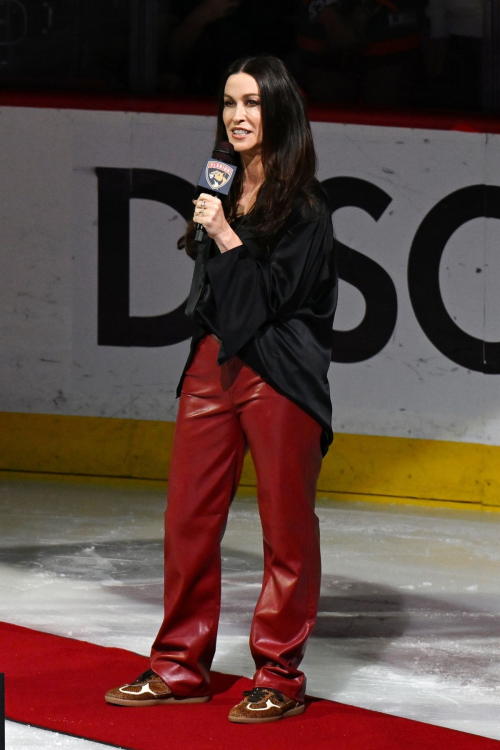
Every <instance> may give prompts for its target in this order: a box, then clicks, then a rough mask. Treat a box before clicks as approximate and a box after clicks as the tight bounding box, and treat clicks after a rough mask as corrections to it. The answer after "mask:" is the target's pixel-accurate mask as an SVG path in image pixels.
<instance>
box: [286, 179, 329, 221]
mask: <svg viewBox="0 0 500 750" xmlns="http://www.w3.org/2000/svg"><path fill="white" fill-rule="evenodd" d="M331 215H332V209H331V207H330V203H329V200H328V196H327V194H326V193H325V191H324V190H323V188H322V187H321V184H320V183H319V182H316V183H314V184H312V185H310V186H307V189H304V190H301V192H300V193H299V194H298V195H297V196H296V198H295V201H294V204H293V209H292V213H291V215H290V220H291V221H292V223H294V224H295V223H298V222H303V221H320V220H325V221H326V220H331Z"/></svg>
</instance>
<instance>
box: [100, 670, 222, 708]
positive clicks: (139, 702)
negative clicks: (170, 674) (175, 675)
mask: <svg viewBox="0 0 500 750" xmlns="http://www.w3.org/2000/svg"><path fill="white" fill-rule="evenodd" d="M104 699H105V701H106V703H112V704H113V705H115V706H158V705H160V704H161V703H206V701H208V700H210V696H209V695H198V696H194V697H187V698H182V697H177V696H175V695H174V694H173V692H172V691H171V690H170V688H169V686H168V685H167V683H166V682H164V681H163V680H162V678H161V677H160V676H159V675H157V674H156V672H153V670H152V669H148V671H147V672H143V673H142V674H140V675H139V677H137V679H136V680H134V681H133V682H130V683H128V684H126V685H122V686H121V687H116V688H112V689H111V690H108V692H107V693H106V695H105V696H104Z"/></svg>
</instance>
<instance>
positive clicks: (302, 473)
mask: <svg viewBox="0 0 500 750" xmlns="http://www.w3.org/2000/svg"><path fill="white" fill-rule="evenodd" d="M218 350H219V347H218V344H217V342H216V341H215V340H214V339H213V338H212V337H211V336H206V337H205V338H204V339H202V341H201V342H200V343H199V345H198V348H197V351H196V354H195V357H194V359H193V361H192V363H191V365H190V367H189V369H188V371H187V373H186V375H185V378H184V382H183V388H182V394H181V397H180V403H179V413H178V417H177V423H176V427H175V437H174V445H173V450H172V459H171V466H170V479H169V490H168V504H167V510H166V514H165V520H166V523H165V595H164V598H165V619H164V621H163V624H162V626H161V628H160V631H159V633H158V636H157V638H156V640H155V642H154V644H153V648H152V653H151V667H152V669H154V671H155V672H156V673H157V674H159V675H160V676H161V677H162V678H163V679H164V680H165V682H166V683H167V684H168V685H169V686H170V688H171V689H172V690H173V692H174V693H175V694H177V695H179V696H186V695H206V694H208V693H209V680H210V666H211V664H212V659H213V657H214V653H215V643H216V637H217V626H218V620H219V611H220V592H221V556H220V542H221V539H222V536H223V534H224V530H225V526H226V521H227V516H228V512H229V506H230V504H231V501H232V499H233V497H234V494H235V492H236V489H237V487H238V483H239V479H240V474H241V468H242V463H243V458H244V455H245V452H246V450H247V447H249V448H250V452H251V454H252V457H253V460H254V464H255V468H256V472H257V495H258V503H259V513H260V518H261V523H262V530H263V537H264V578H263V583H262V591H261V594H260V597H259V600H258V602H257V606H256V608H255V612H254V617H253V622H252V627H251V633H250V650H251V653H252V656H253V658H254V661H255V666H256V673H255V677H254V684H255V686H257V687H261V686H265V687H272V688H276V689H277V690H280V691H281V692H282V693H284V694H285V695H287V696H288V697H290V698H294V699H296V700H303V699H304V694H305V676H304V673H303V672H301V671H300V670H299V664H300V662H301V660H302V657H303V655H304V651H305V646H306V642H307V639H308V637H309V635H310V633H311V630H312V629H313V626H314V623H315V619H316V612H317V605H318V598H319V590H320V578H321V559H320V550H319V524H318V518H317V516H316V514H315V512H314V502H315V493H316V483H317V480H318V475H319V470H320V467H321V449H320V435H321V427H320V425H319V424H318V422H316V421H315V420H314V419H313V418H312V417H310V416H309V415H308V414H306V413H305V412H304V411H303V410H302V409H301V408H300V407H298V406H297V405H296V404H294V403H293V402H292V401H290V400H289V399H288V398H286V397H285V396H282V395H281V394H279V393H277V391H275V390H274V388H272V387H271V386H270V385H269V384H268V383H266V382H265V381H264V380H263V379H262V378H261V377H260V376H259V375H257V374H256V373H255V372H254V371H253V370H251V369H250V368H249V367H247V366H246V365H245V364H243V362H242V361H241V360H240V359H238V358H237V357H232V358H231V359H230V360H229V361H228V362H226V363H225V364H223V365H222V366H220V367H219V366H218V365H217V363H216V358H217V354H218Z"/></svg>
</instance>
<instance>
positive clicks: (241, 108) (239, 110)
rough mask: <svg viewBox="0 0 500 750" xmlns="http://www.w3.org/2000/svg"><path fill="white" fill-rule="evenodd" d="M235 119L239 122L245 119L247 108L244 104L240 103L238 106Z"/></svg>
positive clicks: (235, 110)
mask: <svg viewBox="0 0 500 750" xmlns="http://www.w3.org/2000/svg"><path fill="white" fill-rule="evenodd" d="M234 119H235V120H238V121H239V120H244V119H245V106H244V104H243V102H239V103H238V104H236V107H235V109H234Z"/></svg>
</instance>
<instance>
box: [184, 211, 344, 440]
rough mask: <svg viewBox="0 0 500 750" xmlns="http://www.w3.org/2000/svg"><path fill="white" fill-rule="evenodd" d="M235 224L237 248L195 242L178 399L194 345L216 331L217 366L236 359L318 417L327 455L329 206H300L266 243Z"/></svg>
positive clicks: (331, 281) (333, 286)
mask: <svg viewBox="0 0 500 750" xmlns="http://www.w3.org/2000/svg"><path fill="white" fill-rule="evenodd" d="M232 226H233V229H234V231H235V232H236V234H237V235H238V236H239V238H240V239H241V245H239V246H238V247H235V248H234V249H232V250H228V251H227V252H225V253H221V252H220V251H219V249H218V247H217V245H216V244H215V242H213V241H212V240H210V239H209V238H207V239H206V240H205V241H203V242H201V243H199V248H198V255H197V258H196V261H195V269H194V274H193V282H192V285H191V291H190V294H189V298H188V302H187V305H186V315H188V317H189V318H190V319H191V320H192V322H193V323H194V325H195V332H194V335H193V339H192V341H191V350H190V353H189V357H188V360H187V362H186V365H185V367H184V371H183V373H182V375H181V379H180V382H179V385H178V387H177V395H178V396H179V395H180V392H181V389H182V382H183V380H184V375H185V373H186V371H187V369H188V367H189V365H190V364H191V362H192V359H193V357H194V354H195V351H196V347H197V345H198V342H199V341H200V340H201V339H202V338H203V336H205V335H206V334H207V333H214V334H215V335H216V336H217V337H218V338H219V339H220V340H221V345H220V349H219V354H218V357H217V362H218V364H219V365H221V364H223V363H224V362H226V361H227V360H228V359H229V358H230V357H232V356H233V355H237V356H238V357H239V358H240V359H241V360H243V362H244V363H245V364H247V365H248V366H249V367H251V368H252V369H253V370H254V371H255V372H257V373H258V374H259V375H260V376H261V377H262V378H263V379H264V380H266V381H267V382H268V383H270V385H272V386H273V388H275V390H277V391H278V392H279V393H282V394H283V395H284V396H287V397H288V398H289V399H290V400H291V401H293V402H294V403H296V404H297V405H298V406H300V407H301V408H302V409H303V410H304V411H305V412H307V413H308V414H310V415H311V416H312V417H313V418H314V419H316V420H317V421H318V422H319V424H320V425H321V426H322V428H323V433H322V437H321V449H322V453H323V455H325V454H326V452H327V450H328V446H329V445H330V443H331V442H332V439H333V433H332V426H331V416H332V405H331V400H330V390H329V384H328V377H327V375H328V368H329V365H330V361H331V348H332V324H333V316H334V313H335V307H336V303H337V269H336V262H335V248H334V238H333V230H332V221H331V212H330V208H329V206H328V205H327V202H326V199H323V198H321V200H320V204H319V206H318V207H317V208H315V209H310V208H307V209H306V210H305V211H304V210H301V204H300V203H298V202H297V203H296V206H295V208H294V210H293V212H292V214H291V215H290V216H289V217H288V219H287V221H286V222H285V223H284V225H283V226H282V227H281V228H280V229H279V231H278V232H277V233H276V235H275V237H274V239H273V241H272V242H271V244H270V245H269V246H262V244H261V243H259V242H258V241H257V240H256V239H255V237H254V235H253V232H252V228H251V225H250V224H249V223H248V222H247V221H246V220H245V218H243V220H240V221H237V222H236V223H235V224H233V225H232Z"/></svg>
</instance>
